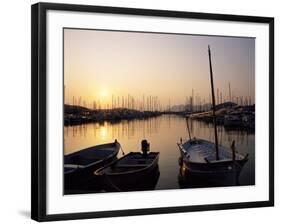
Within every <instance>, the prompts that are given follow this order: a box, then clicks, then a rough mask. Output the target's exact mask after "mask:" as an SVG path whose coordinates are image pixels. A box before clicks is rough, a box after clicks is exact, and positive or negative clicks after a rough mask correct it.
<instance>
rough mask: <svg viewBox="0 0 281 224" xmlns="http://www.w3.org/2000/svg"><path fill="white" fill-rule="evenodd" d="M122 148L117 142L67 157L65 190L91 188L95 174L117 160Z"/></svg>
mask: <svg viewBox="0 0 281 224" xmlns="http://www.w3.org/2000/svg"><path fill="white" fill-rule="evenodd" d="M120 148H121V146H120V144H119V143H118V142H117V140H115V142H113V143H108V144H102V145H97V146H93V147H89V148H86V149H82V150H80V151H77V152H74V153H71V154H69V155H65V156H64V185H65V189H73V188H74V189H80V188H82V187H83V186H84V187H86V186H87V187H90V185H91V184H90V180H91V179H92V177H93V172H94V171H95V170H97V169H98V168H100V167H102V166H104V165H106V164H108V163H110V162H112V161H113V160H115V159H116V156H117V154H118V152H119V150H120Z"/></svg>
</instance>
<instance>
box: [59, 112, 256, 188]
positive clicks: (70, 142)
mask: <svg viewBox="0 0 281 224" xmlns="http://www.w3.org/2000/svg"><path fill="white" fill-rule="evenodd" d="M189 125H190V130H191V136H192V137H193V136H196V137H198V138H204V139H207V140H211V141H214V132H213V125H212V124H211V123H204V122H202V121H196V120H191V121H190V122H189ZM187 136H188V134H187V127H186V121H185V118H183V117H180V116H176V115H162V116H159V117H153V118H149V119H143V120H130V121H120V122H117V123H110V122H101V123H90V124H83V125H77V126H65V127H64V139H65V142H64V145H65V148H64V154H69V153H72V152H75V151H78V150H81V149H83V148H86V147H90V146H93V145H98V144H103V143H108V142H113V141H114V140H115V139H118V141H119V142H120V143H121V145H122V148H123V150H124V151H125V153H126V152H130V151H139V150H140V141H141V140H142V139H147V140H148V141H149V142H150V144H151V145H150V146H151V147H150V148H151V151H159V152H160V159H159V170H160V172H161V175H160V177H159V180H158V182H157V185H156V187H155V189H174V188H179V187H182V186H181V185H179V181H178V174H179V165H178V158H179V151H178V147H177V145H176V143H177V142H179V139H180V138H181V137H182V138H183V139H187ZM218 138H219V143H220V144H221V145H224V146H226V147H229V146H230V145H231V143H232V141H233V140H235V142H236V148H237V150H238V151H239V152H240V153H241V154H243V155H246V154H247V153H249V161H248V162H247V163H246V164H245V166H244V168H243V170H242V172H241V174H240V177H239V184H240V185H251V184H254V183H255V160H254V158H255V134H254V132H250V131H248V130H242V129H226V128H225V127H223V126H218ZM119 156H121V154H120V155H119ZM206 186H209V185H208V183H207V184H206Z"/></svg>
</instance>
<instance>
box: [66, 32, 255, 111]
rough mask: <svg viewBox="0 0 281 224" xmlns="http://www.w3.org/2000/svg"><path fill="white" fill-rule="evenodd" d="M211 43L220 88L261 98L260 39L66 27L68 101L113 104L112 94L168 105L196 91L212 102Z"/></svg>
mask: <svg viewBox="0 0 281 224" xmlns="http://www.w3.org/2000/svg"><path fill="white" fill-rule="evenodd" d="M208 45H210V47H211V52H212V65H213V73H214V83H215V89H217V88H219V90H220V91H221V92H222V95H223V98H227V97H228V83H230V84H231V89H232V94H233V95H234V96H243V97H245V96H247V97H249V96H250V97H251V100H252V103H253V102H254V97H255V39H254V38H237V37H217V36H196V35H181V34H155V33H139V32H118V31H99V30H81V29H64V84H65V103H68V104H72V99H73V96H74V97H75V98H76V99H77V98H79V97H81V98H82V99H83V100H85V101H87V102H92V101H93V100H96V101H97V100H100V101H101V102H102V103H104V104H106V103H107V104H108V103H110V102H111V98H112V94H114V95H115V96H120V97H121V96H127V95H128V94H130V95H131V96H133V97H135V98H142V96H143V94H145V96H149V95H153V96H158V99H159V100H160V102H161V103H162V104H163V105H164V106H165V105H167V104H168V102H169V99H170V101H171V102H172V103H173V104H181V103H184V102H185V100H186V97H187V96H190V95H191V92H192V89H194V92H195V95H199V96H200V97H201V99H205V100H206V102H208V100H209V94H210V93H211V92H210V91H211V90H210V73H209V72H210V71H209V64H208V63H209V62H208Z"/></svg>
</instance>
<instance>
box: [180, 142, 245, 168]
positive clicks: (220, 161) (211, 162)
mask: <svg viewBox="0 0 281 224" xmlns="http://www.w3.org/2000/svg"><path fill="white" fill-rule="evenodd" d="M196 140H200V141H203V142H207V143H211V142H210V141H208V140H205V139H196ZM189 141H190V140H188V141H186V142H185V143H187V142H189ZM185 143H177V145H178V148H179V150H180V152H181V153H182V154H183V155H184V158H186V157H187V155H186V153H185V152H184V151H183V149H184V147H183V144H185ZM219 147H221V148H223V149H224V150H226V151H230V150H229V149H227V148H226V147H224V146H222V145H219ZM236 154H237V155H239V157H241V158H239V159H235V161H233V160H232V159H221V160H214V161H208V162H207V161H204V162H193V161H192V160H188V159H187V160H185V161H186V162H188V163H189V164H194V165H195V164H209V165H211V164H223V163H229V162H246V161H248V157H247V155H245V156H244V155H241V154H240V153H237V152H236Z"/></svg>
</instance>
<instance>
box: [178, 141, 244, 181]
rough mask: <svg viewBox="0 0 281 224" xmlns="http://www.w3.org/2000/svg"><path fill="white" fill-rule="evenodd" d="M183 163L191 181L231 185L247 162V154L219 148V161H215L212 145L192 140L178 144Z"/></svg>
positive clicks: (207, 142)
mask: <svg viewBox="0 0 281 224" xmlns="http://www.w3.org/2000/svg"><path fill="white" fill-rule="evenodd" d="M178 146H179V150H180V153H181V159H182V161H180V163H183V164H184V165H185V166H186V168H187V170H188V174H189V175H190V177H191V179H192V178H193V179H194V178H196V179H201V180H202V179H204V180H205V181H208V182H212V183H232V182H233V184H234V183H235V182H236V181H237V179H238V177H239V174H240V172H241V170H242V168H243V166H244V164H245V163H246V162H247V161H248V154H247V155H245V156H243V155H241V154H239V153H237V152H236V151H235V143H233V144H232V150H230V149H228V148H226V147H223V146H219V149H218V151H219V160H217V159H216V146H215V144H214V143H212V142H210V141H207V140H204V139H196V138H193V139H191V140H188V141H186V142H185V143H178Z"/></svg>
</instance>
